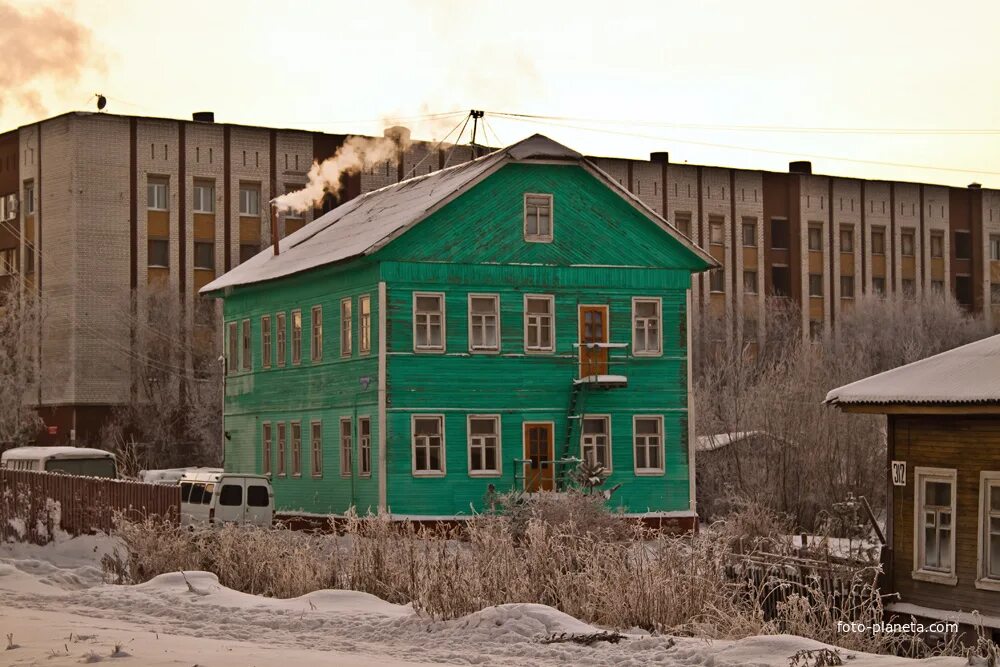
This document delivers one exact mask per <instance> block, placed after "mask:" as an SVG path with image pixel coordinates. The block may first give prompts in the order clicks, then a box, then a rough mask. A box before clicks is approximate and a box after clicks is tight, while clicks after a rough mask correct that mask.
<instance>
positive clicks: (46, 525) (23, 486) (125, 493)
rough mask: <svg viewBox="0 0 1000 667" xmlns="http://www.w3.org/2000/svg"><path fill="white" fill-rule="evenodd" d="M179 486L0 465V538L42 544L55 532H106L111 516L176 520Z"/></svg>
mask: <svg viewBox="0 0 1000 667" xmlns="http://www.w3.org/2000/svg"><path fill="white" fill-rule="evenodd" d="M180 506H181V490H180V486H179V485H165V484H143V483H141V482H128V481H124V480H117V479H100V478H96V477H78V476H73V475H60V474H55V473H48V472H29V471H25V470H5V469H0V538H2V539H3V540H5V541H6V540H10V539H13V540H16V541H21V542H33V543H35V544H45V543H47V542H50V541H51V540H52V539H53V538H54V537H55V533H56V530H57V529H59V530H62V531H63V532H65V533H68V534H70V535H87V534H94V533H99V532H103V533H110V532H111V529H112V527H113V521H114V515H115V513H116V512H122V513H123V514H124V515H125V516H126V517H128V518H130V519H140V520H141V519H144V518H146V517H148V516H153V515H156V516H159V517H163V518H166V519H167V520H169V521H173V522H177V521H178V518H179V516H180Z"/></svg>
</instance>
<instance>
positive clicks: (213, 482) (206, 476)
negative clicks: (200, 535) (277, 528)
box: [180, 472, 274, 526]
mask: <svg viewBox="0 0 1000 667" xmlns="http://www.w3.org/2000/svg"><path fill="white" fill-rule="evenodd" d="M180 485H181V525H182V526H206V525H211V524H223V523H245V524H251V525H254V526H270V525H271V519H272V518H273V517H274V491H273V490H272V489H271V482H270V480H269V479H268V478H267V477H266V476H264V475H246V474H243V473H234V472H187V473H184V474H183V475H182V476H181V478H180Z"/></svg>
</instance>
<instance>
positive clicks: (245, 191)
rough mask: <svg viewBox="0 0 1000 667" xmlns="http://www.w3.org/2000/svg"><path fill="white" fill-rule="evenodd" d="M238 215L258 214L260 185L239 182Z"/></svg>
mask: <svg viewBox="0 0 1000 667" xmlns="http://www.w3.org/2000/svg"><path fill="white" fill-rule="evenodd" d="M240 215H253V216H257V215H260V186H259V185H244V184H240Z"/></svg>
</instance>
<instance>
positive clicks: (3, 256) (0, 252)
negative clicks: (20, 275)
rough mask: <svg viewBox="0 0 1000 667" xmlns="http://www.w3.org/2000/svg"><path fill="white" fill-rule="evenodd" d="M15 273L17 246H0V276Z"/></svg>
mask: <svg viewBox="0 0 1000 667" xmlns="http://www.w3.org/2000/svg"><path fill="white" fill-rule="evenodd" d="M16 273H17V248H0V276H12V275H14V274H16Z"/></svg>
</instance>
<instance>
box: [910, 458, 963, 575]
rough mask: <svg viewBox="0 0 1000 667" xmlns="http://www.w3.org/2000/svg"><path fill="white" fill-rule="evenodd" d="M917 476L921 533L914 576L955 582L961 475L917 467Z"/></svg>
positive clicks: (916, 506) (916, 520)
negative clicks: (958, 482)
mask: <svg viewBox="0 0 1000 667" xmlns="http://www.w3.org/2000/svg"><path fill="white" fill-rule="evenodd" d="M914 476H915V477H916V496H917V498H916V502H915V503H914V507H913V508H914V513H915V515H914V521H913V523H914V526H915V527H916V533H917V552H916V553H915V554H914V561H915V562H914V568H913V569H914V576H918V575H924V576H928V575H929V576H930V578H932V579H945V580H948V579H952V578H954V577H955V501H956V493H955V486H956V481H957V473H956V471H955V470H954V469H945V468H921V467H917V468H916V470H915V475H914ZM918 578H919V577H918Z"/></svg>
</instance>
